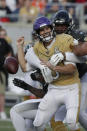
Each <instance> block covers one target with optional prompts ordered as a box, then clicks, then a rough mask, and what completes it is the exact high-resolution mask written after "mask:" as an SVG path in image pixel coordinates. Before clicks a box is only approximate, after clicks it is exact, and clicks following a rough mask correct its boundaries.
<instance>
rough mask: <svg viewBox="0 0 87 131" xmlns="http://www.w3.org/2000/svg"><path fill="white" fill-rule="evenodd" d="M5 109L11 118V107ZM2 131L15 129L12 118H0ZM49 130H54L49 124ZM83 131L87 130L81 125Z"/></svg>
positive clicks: (0, 130) (13, 130)
mask: <svg viewBox="0 0 87 131" xmlns="http://www.w3.org/2000/svg"><path fill="white" fill-rule="evenodd" d="M5 110H6V114H7V116H8V118H10V115H9V110H10V108H9V107H6V108H5ZM0 131H15V129H14V128H13V125H12V122H11V121H10V119H8V120H6V121H2V120H0ZM29 131H30V130H29ZM47 131H52V129H51V128H49V126H47ZM81 131H85V130H84V129H83V128H82V127H81Z"/></svg>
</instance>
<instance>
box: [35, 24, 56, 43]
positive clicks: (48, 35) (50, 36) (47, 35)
mask: <svg viewBox="0 0 87 131" xmlns="http://www.w3.org/2000/svg"><path fill="white" fill-rule="evenodd" d="M48 27H50V29H51V31H50V32H46V33H44V34H42V35H41V34H40V31H41V30H42V29H43V28H46V26H44V27H42V28H41V29H39V30H38V37H39V39H40V41H42V42H46V43H49V42H50V41H51V40H52V39H53V38H54V31H53V29H52V27H51V26H48Z"/></svg>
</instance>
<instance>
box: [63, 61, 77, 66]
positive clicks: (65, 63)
mask: <svg viewBox="0 0 87 131" xmlns="http://www.w3.org/2000/svg"><path fill="white" fill-rule="evenodd" d="M68 64H72V65H74V66H76V64H75V63H73V62H67V61H65V62H64V65H68Z"/></svg>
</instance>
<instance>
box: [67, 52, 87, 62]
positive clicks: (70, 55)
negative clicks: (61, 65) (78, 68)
mask: <svg viewBox="0 0 87 131" xmlns="http://www.w3.org/2000/svg"><path fill="white" fill-rule="evenodd" d="M65 57H66V61H70V62H74V63H85V62H86V61H87V57H85V56H81V57H78V56H76V55H75V54H74V53H72V52H66V53H65Z"/></svg>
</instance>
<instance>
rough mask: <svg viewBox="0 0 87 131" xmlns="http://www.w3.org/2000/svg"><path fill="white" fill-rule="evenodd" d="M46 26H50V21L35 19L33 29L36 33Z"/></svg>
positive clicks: (43, 18) (42, 18)
mask: <svg viewBox="0 0 87 131" xmlns="http://www.w3.org/2000/svg"><path fill="white" fill-rule="evenodd" d="M48 25H51V21H50V20H49V19H48V18H46V17H44V16H42V17H39V18H37V19H36V21H35V23H34V26H33V29H34V30H35V31H36V30H39V29H40V28H41V27H43V26H48Z"/></svg>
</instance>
